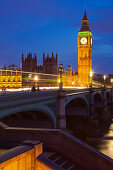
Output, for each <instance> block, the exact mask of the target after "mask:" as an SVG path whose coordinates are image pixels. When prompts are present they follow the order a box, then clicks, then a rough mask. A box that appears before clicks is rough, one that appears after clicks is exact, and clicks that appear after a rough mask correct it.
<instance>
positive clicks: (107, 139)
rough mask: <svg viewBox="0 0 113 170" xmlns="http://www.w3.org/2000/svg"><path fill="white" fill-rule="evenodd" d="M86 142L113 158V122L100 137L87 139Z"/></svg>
mask: <svg viewBox="0 0 113 170" xmlns="http://www.w3.org/2000/svg"><path fill="white" fill-rule="evenodd" d="M87 143H88V144H90V145H91V146H93V147H94V148H96V149H97V150H98V151H100V152H102V153H104V154H105V155H107V156H109V157H111V158H112V159H113V123H112V124H111V125H110V127H109V130H108V131H107V132H106V133H105V134H104V135H103V136H102V137H99V138H96V139H88V140H87Z"/></svg>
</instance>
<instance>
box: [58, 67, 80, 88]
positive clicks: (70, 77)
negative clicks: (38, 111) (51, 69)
mask: <svg viewBox="0 0 113 170" xmlns="http://www.w3.org/2000/svg"><path fill="white" fill-rule="evenodd" d="M58 75H59V68H58ZM59 78H60V77H59V76H58V79H57V82H58V85H59V83H60V80H59ZM62 81H63V86H64V87H67V86H77V82H78V75H77V73H75V72H74V71H72V67H71V66H70V65H69V66H68V69H67V70H64V71H63V74H62Z"/></svg>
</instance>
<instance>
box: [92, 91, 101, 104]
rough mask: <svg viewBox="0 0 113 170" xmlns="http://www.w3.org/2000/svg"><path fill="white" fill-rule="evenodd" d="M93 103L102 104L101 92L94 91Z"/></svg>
mask: <svg viewBox="0 0 113 170" xmlns="http://www.w3.org/2000/svg"><path fill="white" fill-rule="evenodd" d="M93 97H94V104H95V105H96V104H100V105H101V104H102V102H103V97H102V94H101V92H96V93H94V96H93Z"/></svg>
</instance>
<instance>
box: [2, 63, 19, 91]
mask: <svg viewBox="0 0 113 170" xmlns="http://www.w3.org/2000/svg"><path fill="white" fill-rule="evenodd" d="M0 87H1V88H3V87H5V88H6V87H11V88H12V87H22V73H21V70H19V69H17V67H15V65H11V66H8V67H7V68H6V69H5V70H4V69H1V70H0Z"/></svg>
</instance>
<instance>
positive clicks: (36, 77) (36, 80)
mask: <svg viewBox="0 0 113 170" xmlns="http://www.w3.org/2000/svg"><path fill="white" fill-rule="evenodd" d="M34 79H35V83H36V84H35V86H36V87H37V82H38V76H35V78H34Z"/></svg>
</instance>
